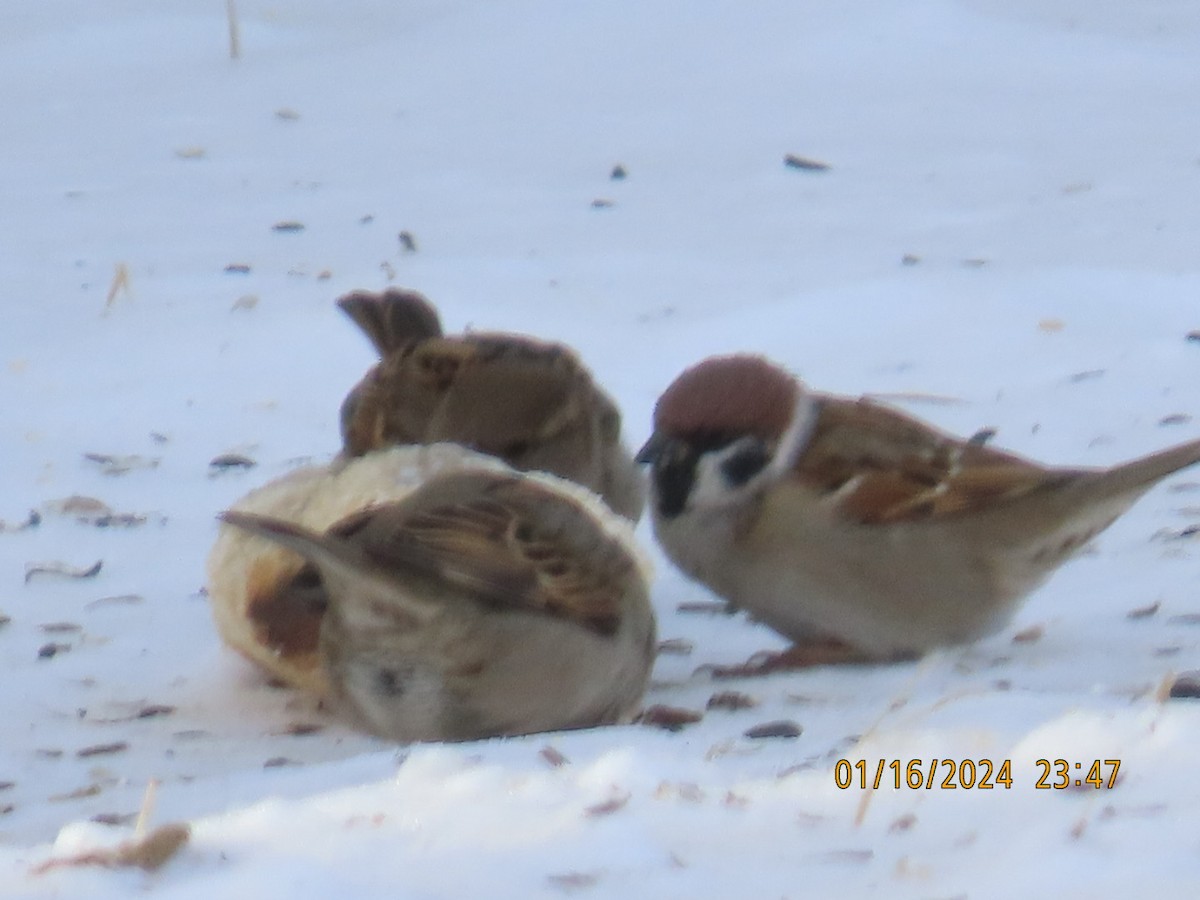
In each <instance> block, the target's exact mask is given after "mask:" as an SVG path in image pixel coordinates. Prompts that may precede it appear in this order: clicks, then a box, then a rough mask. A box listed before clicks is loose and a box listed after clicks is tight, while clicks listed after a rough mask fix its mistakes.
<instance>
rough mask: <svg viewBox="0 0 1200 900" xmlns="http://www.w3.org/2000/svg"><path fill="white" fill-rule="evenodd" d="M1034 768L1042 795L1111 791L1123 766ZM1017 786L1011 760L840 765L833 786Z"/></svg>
mask: <svg viewBox="0 0 1200 900" xmlns="http://www.w3.org/2000/svg"><path fill="white" fill-rule="evenodd" d="M1034 768H1035V769H1036V770H1037V772H1038V773H1039V774H1038V777H1037V779H1036V781H1035V782H1034V785H1033V786H1034V788H1035V789H1037V790H1065V789H1067V788H1094V789H1096V790H1100V789H1105V790H1110V789H1112V788H1113V787H1114V786H1115V785H1116V783H1117V775H1118V773H1119V772H1120V771H1121V761H1120V760H1119V759H1093V760H1088V761H1086V762H1073V761H1071V760H1066V759H1038V760H1035V761H1034ZM1014 781H1015V779H1014V778H1013V764H1012V760H1011V759H1000V760H993V759H937V758H933V759H908V760H903V759H878V760H875V761H874V762H873V763H871V762H868V761H867V760H865V759H856V760H849V759H839V760H838V761H837V762H836V763H835V764H834V767H833V783H834V785H835V786H836V787H838V788H839V789H841V790H843V791H845V790H850V789H851V788H858V789H859V790H867V789H868V788H870V789H871V790H879V789H880V788H888V787H890V788H895V789H896V790H901V789H904V788H907V789H909V790H914V791H917V790H925V791H929V790H934V789H937V790H951V791H952V790H976V791H991V790H995V789H997V788H1001V789H1003V790H1011V789H1012V786H1013V784H1014Z"/></svg>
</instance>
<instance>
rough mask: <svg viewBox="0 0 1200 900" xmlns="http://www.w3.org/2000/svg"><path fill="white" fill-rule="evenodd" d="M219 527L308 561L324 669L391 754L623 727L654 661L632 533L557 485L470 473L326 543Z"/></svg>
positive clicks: (285, 528)
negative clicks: (315, 574) (319, 594)
mask: <svg viewBox="0 0 1200 900" xmlns="http://www.w3.org/2000/svg"><path fill="white" fill-rule="evenodd" d="M222 518H223V519H224V521H225V522H226V523H227V524H229V525H233V526H236V527H237V528H239V529H244V530H246V531H249V532H251V533H252V534H254V535H257V536H259V537H261V538H265V539H266V540H268V541H272V542H276V543H278V544H280V545H282V546H284V547H287V548H289V550H291V551H294V552H295V553H297V554H300V556H302V557H304V558H306V559H308V560H309V561H311V562H312V564H313V565H315V566H316V568H317V569H318V570H319V571H320V575H321V580H322V581H323V582H324V586H325V589H326V592H327V595H328V599H329V608H328V610H327V611H326V613H325V616H324V621H323V622H322V624H321V628H320V657H321V661H322V664H323V667H324V670H325V673H326V678H327V680H328V682H329V685H330V688H331V692H332V694H333V696H334V698H335V700H336V701H338V702H339V705H340V706H341V707H343V708H344V709H345V710H346V711H347V712H348V713H349V714H350V716H351V717H352V718H353V719H355V720H356V721H357V723H358V724H359V725H360V726H361V727H363V728H365V729H366V730H368V731H371V732H373V733H375V734H377V735H380V736H382V737H385V738H389V739H392V740H396V741H404V742H407V741H434V740H472V739H476V738H485V737H491V736H496V735H513V734H526V733H530V732H538V731H551V730H558V729H566V728H585V727H590V726H595V725H604V724H611V723H616V722H624V721H628V720H629V719H631V718H632V716H633V714H634V713H635V712H636V711H637V709H638V707H639V704H640V702H641V698H642V694H643V692H644V690H645V687H646V682H647V679H648V677H649V673H650V668H651V665H652V663H653V660H654V655H655V647H656V643H655V623H654V613H653V610H652V608H651V606H650V602H649V598H648V587H647V578H646V572H645V570H644V569H643V568H642V562H641V561H640V559H639V557H638V554H637V551H636V547H635V545H634V543H633V537H632V531H631V529H630V527H629V526H628V524H627V523H626V522H625V520H623V519H619V518H617V517H615V516H613V515H612V514H611V513H609V512H608V510H607V508H606V507H604V506H603V504H601V503H599V502H598V501H597V500H596V499H595V498H593V497H591V496H590V495H587V494H585V492H583V491H582V490H580V489H579V488H577V487H575V486H574V485H569V484H567V483H566V482H563V481H561V480H560V479H557V478H551V477H548V476H543V475H540V474H539V475H522V474H519V473H515V472H497V471H460V472H453V473H448V474H444V475H440V476H437V477H435V478H433V479H431V480H430V481H428V482H426V483H425V484H422V485H421V486H420V487H419V488H417V489H416V490H415V491H413V492H412V493H411V494H409V495H408V496H407V497H405V498H404V499H403V500H400V501H398V502H394V503H387V504H382V505H376V506H369V507H367V508H365V509H363V510H361V511H360V512H358V513H357V514H355V515H351V516H350V517H348V518H346V519H343V520H341V521H340V522H337V523H336V524H334V525H333V527H331V528H330V529H328V530H327V531H326V532H324V533H320V532H318V531H315V530H312V529H309V528H305V527H302V526H298V525H294V524H291V523H289V522H287V521H284V520H281V519H276V518H269V517H264V516H257V515H253V514H250V513H245V512H237V511H230V512H227V513H225V514H224V515H223V516H222Z"/></svg>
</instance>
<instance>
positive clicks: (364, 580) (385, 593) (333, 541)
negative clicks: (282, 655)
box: [218, 510, 437, 625]
mask: <svg viewBox="0 0 1200 900" xmlns="http://www.w3.org/2000/svg"><path fill="white" fill-rule="evenodd" d="M218 518H219V519H220V520H221V521H223V522H225V523H226V524H228V525H233V526H234V527H236V528H241V529H243V530H244V531H248V532H250V533H251V534H254V535H257V536H258V537H261V538H264V539H266V540H268V541H273V542H274V543H276V544H279V545H280V546H282V547H286V548H287V549H289V550H292V551H294V552H295V553H298V554H300V555H301V556H303V557H304V558H305V559H307V560H308V561H309V562H311V563H312V564H313V565H314V566H316V567H317V571H319V572H320V573H321V580H322V581H324V582H325V586H326V587H327V588H328V594H329V600H330V603H331V604H333V605H335V606H337V607H338V609H339V610H340V611H341V613H342V615H343V616H353V617H355V618H361V619H362V620H363V624H364V625H371V624H375V623H376V620H379V619H380V612H381V611H383V610H391V612H392V616H390V617H389V616H386V615H385V616H384V619H383V621H385V622H386V621H392V623H393V624H394V621H393V620H394V616H395V614H396V613H401V614H406V615H408V616H411V617H412V618H413V619H415V620H417V621H425V620H427V619H429V618H430V617H431V616H432V615H434V614H435V613H436V611H437V604H435V603H431V602H429V601H428V600H425V599H423V598H421V597H419V596H418V595H417V594H416V593H415V592H414V591H411V590H404V589H403V588H402V587H401V586H400V585H398V584H397V583H396V581H395V580H393V579H390V578H387V577H386V576H384V575H383V574H382V573H381V572H380V571H379V569H378V567H377V566H374V565H372V564H371V563H370V561H369V560H368V559H367V557H366V556H365V555H364V554H362V553H361V552H360V551H359V550H358V548H357V547H356V546H355V545H354V544H353V543H352V542H350V541H347V540H344V539H342V538H340V537H335V536H332V535H323V534H319V533H317V532H316V531H312V530H311V529H308V528H305V527H303V526H301V525H294V524H292V523H291V522H285V521H284V520H282V519H275V518H272V517H270V516H259V515H253V514H251V513H245V512H238V511H236V510H228V511H226V512H223V513H221V514H220V515H219V516H218ZM367 620H370V621H367Z"/></svg>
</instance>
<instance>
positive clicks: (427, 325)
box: [337, 288, 442, 357]
mask: <svg viewBox="0 0 1200 900" xmlns="http://www.w3.org/2000/svg"><path fill="white" fill-rule="evenodd" d="M337 305H338V307H339V308H340V309H341V310H342V312H344V313H345V314H346V315H348V316H349V317H350V318H351V319H352V320H353V322H354V324H355V325H357V326H358V327H359V328H361V329H362V330H363V332H364V333H365V334H366V336H367V337H368V338H369V339H370V341H371V343H372V344H373V345H374V346H375V349H376V350H377V351H378V353H379V355H380V357H385V356H387V355H388V354H390V353H392V352H393V351H395V350H398V349H400V348H401V347H403V346H404V345H406V344H410V343H412V342H413V341H423V340H425V339H427V338H431V337H441V336H442V322H441V319H440V318H439V317H438V312H437V310H436V309H435V308H434V306H433V304H432V303H430V302H429V301H428V300H426V299H425V298H424V297H423V296H422V295H421V294H418V293H417V292H416V291H404V290H397V289H395V288H390V289H388V290H386V291H384V292H383V293H382V294H373V293H371V292H369V291H354V292H353V293H350V294H346V296H344V297H342V298H340V299H339V300H338V302H337Z"/></svg>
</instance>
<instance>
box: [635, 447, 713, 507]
mask: <svg viewBox="0 0 1200 900" xmlns="http://www.w3.org/2000/svg"><path fill="white" fill-rule="evenodd" d="M698 458H699V454H697V453H696V451H695V450H694V449H693V448H692V446H691V444H690V443H688V442H687V441H686V440H681V439H679V438H671V437H668V436H666V435H664V434H660V433H658V432H655V433H654V434H652V435H651V436H650V440H648V441H646V444H645V446H643V447H642V449H641V450H639V451H638V453H637V456H635V457H634V459H635V460H636V461H637V462H639V463H642V464H643V465H645V464H649V465H651V466H652V467H653V468H652V469H651V471H650V480H651V481H652V482H653V483H654V493H655V494H656V495H657V496H656V501H657V505H658V512H659V514H660V515H661V516H662V517H663V518H664V519H673V518H675V517H676V516H678V515H679V514H680V513H682V512H683V511H684V508H685V507H686V506H687V500H688V496H689V495H690V494H691V492H692V485H693V483H694V482H695V480H696V461H697V459H698Z"/></svg>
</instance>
